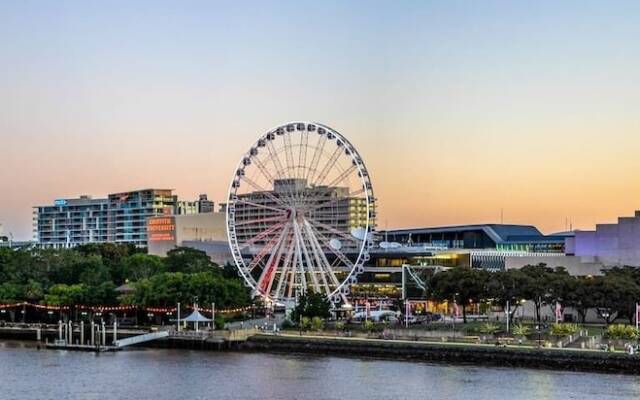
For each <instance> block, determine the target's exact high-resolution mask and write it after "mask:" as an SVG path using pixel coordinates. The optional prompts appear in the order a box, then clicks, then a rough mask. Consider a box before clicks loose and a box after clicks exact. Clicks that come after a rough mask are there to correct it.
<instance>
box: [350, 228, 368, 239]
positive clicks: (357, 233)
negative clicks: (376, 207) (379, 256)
mask: <svg viewBox="0 0 640 400" xmlns="http://www.w3.org/2000/svg"><path fill="white" fill-rule="evenodd" d="M351 236H353V237H354V238H356V239H358V240H365V239H366V237H367V231H366V230H365V229H364V228H353V229H351Z"/></svg>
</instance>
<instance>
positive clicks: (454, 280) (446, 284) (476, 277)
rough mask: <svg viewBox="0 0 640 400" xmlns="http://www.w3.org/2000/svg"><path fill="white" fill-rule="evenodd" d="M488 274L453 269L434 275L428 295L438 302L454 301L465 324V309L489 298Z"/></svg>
mask: <svg viewBox="0 0 640 400" xmlns="http://www.w3.org/2000/svg"><path fill="white" fill-rule="evenodd" d="M489 274H490V273H489V272H486V271H481V270H476V269H472V268H468V267H455V268H451V269H449V270H446V271H444V272H440V273H438V274H436V275H434V277H433V279H432V280H431V290H430V294H431V296H432V297H433V298H435V299H436V300H439V301H454V302H456V303H457V304H458V305H459V306H460V307H461V308H462V319H463V321H464V323H465V324H466V323H467V307H468V306H469V304H471V303H474V302H475V303H478V302H480V301H481V300H483V299H486V298H488V297H489V290H488V282H489V278H490V275H489Z"/></svg>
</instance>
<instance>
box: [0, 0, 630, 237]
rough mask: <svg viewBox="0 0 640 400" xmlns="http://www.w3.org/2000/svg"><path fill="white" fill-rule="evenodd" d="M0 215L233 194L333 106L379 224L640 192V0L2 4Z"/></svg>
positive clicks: (545, 214)
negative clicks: (150, 196)
mask: <svg viewBox="0 0 640 400" xmlns="http://www.w3.org/2000/svg"><path fill="white" fill-rule="evenodd" d="M0 37H1V40H0V223H1V224H3V225H4V228H5V233H6V232H12V233H13V234H14V235H15V237H16V239H29V238H30V237H31V215H32V214H31V213H32V206H35V205H41V204H49V203H52V202H53V200H54V199H56V198H65V197H67V198H68V197H75V196H78V195H80V194H92V195H94V196H96V197H97V196H104V195H106V194H107V193H111V192H119V191H126V190H130V189H136V188H143V187H163V188H164V187H167V188H174V189H175V190H176V192H177V194H178V195H179V196H180V197H182V198H187V199H190V198H195V197H196V196H197V195H198V193H208V194H209V196H210V198H212V199H213V200H214V201H216V202H219V201H222V200H224V198H225V197H226V193H227V187H228V185H229V181H230V179H231V177H232V174H233V171H234V168H235V164H236V163H237V161H238V160H239V158H240V157H241V155H242V154H243V153H244V152H245V151H246V150H247V149H248V147H249V146H250V145H251V143H252V142H253V141H254V140H255V139H256V138H257V137H258V136H259V135H260V134H261V133H263V132H265V131H266V130H268V129H269V128H271V127H273V126H275V125H277V124H280V123H283V122H286V121H291V120H305V121H306V120H309V121H318V122H322V123H325V124H327V125H329V126H331V127H333V128H335V129H336V130H338V131H339V132H341V133H342V134H343V135H345V136H346V137H348V138H349V139H350V140H351V142H352V143H353V144H354V145H355V146H356V147H357V148H358V150H359V152H360V153H361V155H362V156H363V157H364V160H365V162H366V163H367V166H368V168H369V170H370V172H371V177H372V179H373V184H374V190H375V193H376V196H377V197H378V200H379V210H380V212H379V220H378V222H379V227H380V228H385V227H387V226H388V227H389V228H394V227H413V226H429V225H443V224H466V223H484V222H499V220H500V209H501V208H504V219H505V222H508V223H525V224H534V225H536V226H538V227H539V228H540V229H541V230H542V231H543V232H546V233H551V232H554V231H561V230H564V229H565V220H566V218H567V217H569V218H571V220H572V221H573V226H574V228H579V229H591V228H593V227H594V225H595V224H596V223H603V222H613V221H615V220H616V218H617V217H618V216H622V215H632V214H633V211H634V210H635V209H639V208H640V180H639V179H638V177H637V176H638V172H640V2H637V1H630V2H603V1H601V2H588V1H587V2H584V1H580V2H571V1H566V2H557V1H549V2H544V1H536V2H530V1H522V2H519V1H495V2H494V1H461V2H453V1H440V2H429V1H416V2H404V1H398V2H395V1H387V2H373V1H366V2H365V1H362V2H357V1H336V2H328V1H308V2H302V1H295V2H294V1H292V2H286V1H278V2H267V1H256V2H248V1H246V2H244V1H243V2H232V1H229V2H212V1H207V2H191V1H187V2H166V3H164V2H148V3H145V2H135V4H134V2H130V1H122V2H67V1H62V2H55V1H38V2H35V1H34V2H31V1H3V2H0Z"/></svg>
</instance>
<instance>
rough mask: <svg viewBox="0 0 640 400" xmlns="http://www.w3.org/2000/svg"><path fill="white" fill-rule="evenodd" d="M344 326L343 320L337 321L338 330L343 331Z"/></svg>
mask: <svg viewBox="0 0 640 400" xmlns="http://www.w3.org/2000/svg"><path fill="white" fill-rule="evenodd" d="M344 327H345V325H344V322H342V321H338V322H336V330H337V331H343V330H344Z"/></svg>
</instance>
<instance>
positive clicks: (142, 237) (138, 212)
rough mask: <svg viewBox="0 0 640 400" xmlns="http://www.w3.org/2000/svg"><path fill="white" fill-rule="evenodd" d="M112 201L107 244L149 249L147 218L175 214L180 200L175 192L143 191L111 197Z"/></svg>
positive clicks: (169, 190) (111, 195)
mask: <svg viewBox="0 0 640 400" xmlns="http://www.w3.org/2000/svg"><path fill="white" fill-rule="evenodd" d="M108 200H109V205H108V235H107V241H109V242H111V243H133V244H135V245H136V246H138V247H146V246H147V219H148V218H150V217H155V216H158V215H172V214H173V212H174V209H175V206H176V203H177V200H178V199H177V196H175V195H173V193H172V190H171V189H143V190H135V191H132V192H122V193H114V194H110V195H109V197H108Z"/></svg>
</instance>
